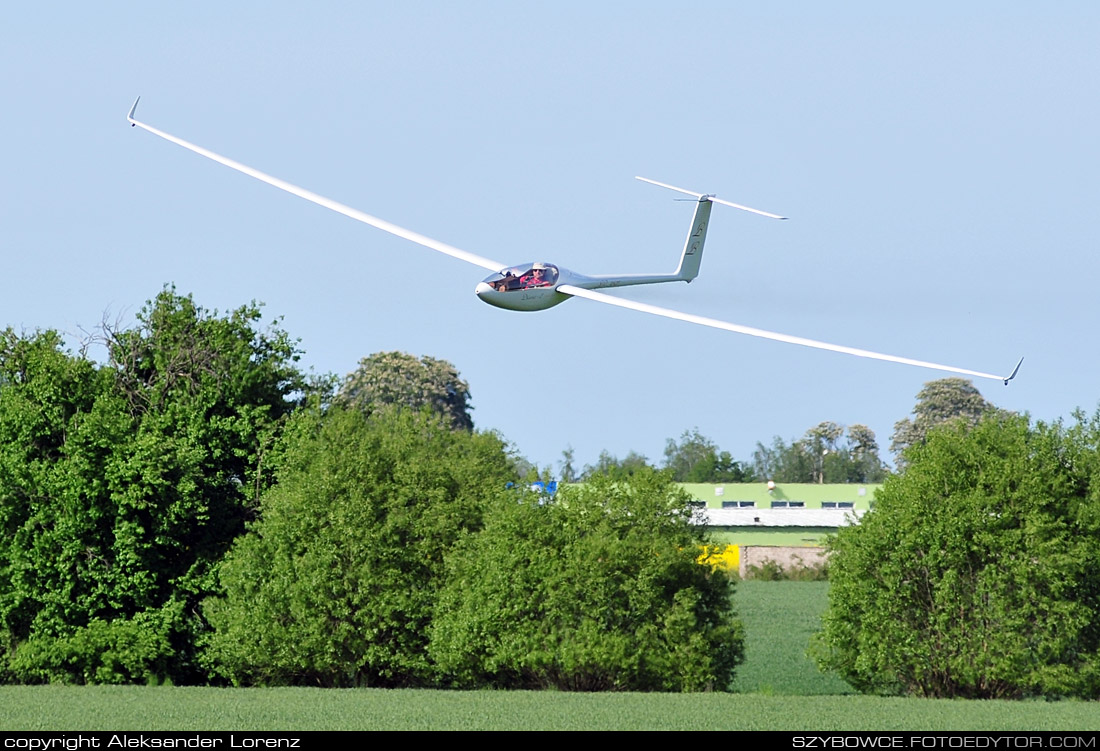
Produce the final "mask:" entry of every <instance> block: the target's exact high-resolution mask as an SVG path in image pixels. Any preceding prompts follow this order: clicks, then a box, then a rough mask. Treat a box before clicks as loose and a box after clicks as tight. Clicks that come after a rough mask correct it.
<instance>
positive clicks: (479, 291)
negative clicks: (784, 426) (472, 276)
mask: <svg viewBox="0 0 1100 751" xmlns="http://www.w3.org/2000/svg"><path fill="white" fill-rule="evenodd" d="M492 291H493V288H492V287H490V286H489V285H488V284H486V283H485V282H478V283H477V286H476V287H474V294H475V295H477V296H478V297H480V298H481V299H482V300H484V299H485V296H486V295H488V294H489V293H490V292H492Z"/></svg>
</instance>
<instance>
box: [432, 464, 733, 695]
mask: <svg viewBox="0 0 1100 751" xmlns="http://www.w3.org/2000/svg"><path fill="white" fill-rule="evenodd" d="M690 500H691V498H690V496H689V495H687V494H686V493H684V492H683V491H682V490H680V489H679V488H678V487H677V486H676V485H675V484H674V483H673V482H672V481H671V479H670V478H669V477H668V475H667V473H658V472H656V471H654V470H652V469H650V470H645V471H640V472H636V473H635V474H633V475H631V476H630V477H629V478H626V479H623V480H615V479H612V478H611V477H609V476H608V475H606V474H604V475H595V476H593V477H592V478H591V479H589V480H588V481H587V482H586V483H584V484H583V485H570V486H567V487H565V488H563V489H562V490H560V491H559V498H558V500H556V501H554V502H552V503H546V502H544V501H543V499H540V498H536V497H534V496H531V495H526V496H520V497H513V498H508V499H504V500H502V501H500V502H498V503H497V504H495V505H494V506H493V508H492V510H491V512H490V513H489V514H488V516H487V518H486V523H485V528H484V529H483V530H482V531H481V532H480V533H478V534H476V535H471V536H468V537H466V538H463V539H462V540H461V541H460V542H459V544H458V545H457V546H456V547H455V548H454V550H453V551H452V552H451V553H450V554H449V555H448V556H447V582H446V585H445V587H444V589H443V591H442V593H441V595H440V598H439V602H438V605H437V607H436V616H435V620H434V621H433V625H432V628H431V634H432V638H431V646H430V653H431V655H432V657H433V658H434V659H435V660H437V661H438V663H439V665H440V667H441V668H442V669H443V670H444V672H445V673H447V674H449V675H450V676H451V677H452V679H453V681H454V682H455V684H456V685H460V686H471V687H474V686H476V687H482V686H492V687H498V688H557V689H562V690H575V691H604V690H619V691H627V690H635V691H700V690H719V691H724V690H726V689H727V687H728V686H729V684H730V681H731V680H732V677H733V672H734V668H735V667H736V665H737V664H738V663H739V662H740V661H741V659H742V655H743V645H742V629H741V624H740V622H739V621H738V620H736V618H735V617H734V615H733V613H732V610H731V604H730V597H731V591H732V590H731V587H732V585H731V583H730V581H729V578H728V577H727V576H725V575H724V574H722V573H714V572H712V571H711V569H710V567H709V566H705V565H701V564H699V563H698V562H697V561H696V558H697V557H698V555H699V546H700V545H701V544H702V543H703V541H704V540H703V535H702V532H701V528H700V527H698V526H695V525H693V524H692V523H691V519H690V508H689V505H688V504H689V502H690Z"/></svg>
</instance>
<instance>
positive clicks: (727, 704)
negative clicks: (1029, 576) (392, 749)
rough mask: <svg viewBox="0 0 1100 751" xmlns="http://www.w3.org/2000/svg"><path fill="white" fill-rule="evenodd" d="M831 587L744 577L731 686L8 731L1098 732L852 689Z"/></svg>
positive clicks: (975, 706)
mask: <svg viewBox="0 0 1100 751" xmlns="http://www.w3.org/2000/svg"><path fill="white" fill-rule="evenodd" d="M827 587H828V584H827V583H825V582H763V581H750V582H742V583H740V584H739V585H738V594H737V607H738V610H739V612H740V613H741V617H742V619H743V620H744V622H745V628H746V649H747V657H746V662H745V664H744V665H743V666H741V668H740V670H739V672H738V676H737V679H736V681H735V683H734V686H733V689H734V693H730V694H636V693H635V694H573V693H559V692H531V691H516V692H505V691H424V690H415V691H414V690H408V691H397V690H376V689H359V690H331V689H308V688H278V689H217V688H173V687H157V688H145V687H136V686H125V687H115V686H102V687H76V686H71V687H70V686H0V730H52V731H61V730H579V729H591V730H614V729H638V730H657V729H666V730H929V731H930V730H1062V731H1097V730H1100V703H1097V702H1073V701H1065V702H1042V701H1028V702H1008V701H982V702H979V701H951V700H933V699H887V698H881V697H866V696H858V695H855V694H853V693H852V691H851V689H850V688H849V687H848V686H847V685H846V684H845V683H844V682H843V681H840V680H839V679H837V678H835V677H833V676H825V675H822V674H820V673H819V672H818V671H817V669H816V668H815V667H814V665H813V663H812V662H811V661H810V660H809V659H808V658H807V657H806V655H805V652H806V643H807V640H808V638H809V635H810V634H811V633H812V632H813V631H814V629H815V628H816V623H817V619H818V618H819V617H820V613H821V611H822V609H823V608H824V605H825V595H826V592H827Z"/></svg>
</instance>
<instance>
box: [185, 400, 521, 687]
mask: <svg viewBox="0 0 1100 751" xmlns="http://www.w3.org/2000/svg"><path fill="white" fill-rule="evenodd" d="M281 445H282V449H281V459H280V470H279V474H278V484H277V485H276V486H275V487H273V488H272V489H271V490H269V491H268V492H267V493H265V494H264V496H263V498H262V502H261V512H262V513H261V517H260V520H259V521H257V522H256V523H255V524H254V525H253V526H252V528H251V530H250V532H249V533H248V534H247V535H245V536H243V537H241V538H240V539H238V540H237V542H236V544H235V545H234V547H233V550H232V552H231V553H230V554H229V555H228V556H227V557H226V559H225V560H224V562H223V563H222V566H221V570H220V577H221V583H222V585H223V587H224V591H225V595H224V597H214V598H210V599H208V600H207V601H206V603H205V604H204V607H203V610H204V612H205V614H206V615H207V617H208V619H209V621H210V623H211V624H212V625H213V627H214V629H215V633H214V634H213V636H212V637H211V639H210V643H209V649H208V655H207V656H208V661H209V663H210V664H211V666H212V667H213V669H214V670H215V671H216V672H217V673H220V674H221V675H223V676H225V677H226V678H228V679H229V680H231V681H232V682H233V683H236V684H253V683H255V684H265V685H272V684H301V685H320V686H412V685H424V684H426V683H431V682H432V680H434V670H433V666H432V665H431V663H430V662H429V660H428V658H427V654H426V652H427V644H428V637H427V629H428V627H429V625H430V623H431V611H432V606H433V604H434V601H435V596H436V591H437V589H438V586H439V582H440V581H441V580H442V572H443V556H444V553H445V552H446V551H447V549H448V548H449V547H450V546H451V545H452V544H453V543H454V542H455V540H456V539H459V538H461V537H462V536H464V535H465V534H467V533H468V532H470V531H473V530H476V529H478V528H479V527H480V525H481V520H482V514H483V510H484V508H485V506H486V505H487V504H488V502H489V500H490V499H491V498H493V497H495V496H498V495H500V494H502V493H504V492H509V493H510V492H511V491H506V486H507V485H508V484H509V482H511V481H513V480H514V479H515V477H514V475H513V474H512V463H511V459H510V457H509V456H508V454H507V451H506V446H505V445H504V443H503V442H502V441H501V440H500V439H499V438H498V437H497V436H495V435H493V434H489V433H477V432H467V431H456V430H453V429H451V426H450V424H449V423H447V422H445V421H444V420H443V418H442V417H441V416H439V415H436V414H433V413H431V412H430V411H429V410H424V411H422V412H413V411H411V410H408V409H404V410H401V409H397V408H394V407H388V408H382V409H375V410H373V411H372V412H371V414H370V415H367V414H366V413H364V412H363V411H362V410H359V409H354V408H351V409H347V408H341V407H333V408H332V409H330V410H329V411H327V412H325V413H322V412H321V411H320V410H316V409H312V410H309V411H306V412H302V413H299V414H298V415H297V416H296V417H295V418H294V419H293V420H292V421H291V424H290V426H288V428H287V432H286V434H285V436H284V438H283V441H282V444H281Z"/></svg>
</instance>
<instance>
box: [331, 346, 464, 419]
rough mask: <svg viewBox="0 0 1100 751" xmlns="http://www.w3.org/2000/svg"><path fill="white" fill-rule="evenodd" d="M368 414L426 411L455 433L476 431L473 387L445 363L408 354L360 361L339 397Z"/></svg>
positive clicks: (384, 354) (394, 354)
mask: <svg viewBox="0 0 1100 751" xmlns="http://www.w3.org/2000/svg"><path fill="white" fill-rule="evenodd" d="M337 400H338V401H339V402H340V403H342V404H351V405H355V406H357V407H359V408H361V409H365V410H367V411H368V412H370V411H371V410H373V409H375V408H377V407H378V406H381V405H395V406H398V407H402V408H408V409H412V410H420V409H424V408H428V409H431V410H432V411H433V412H435V413H437V414H440V415H443V416H444V417H445V418H446V419H447V420H448V422H449V423H450V425H451V427H452V428H454V429H455V430H473V427H474V421H473V418H471V417H470V410H471V409H473V407H471V406H470V386H469V384H468V383H466V381H464V380H462V378H461V377H459V375H458V370H456V369H455V366H454V365H452V364H451V363H449V362H447V361H446V360H437V359H435V358H434V357H427V356H425V357H421V358H420V359H419V360H418V359H417V358H415V357H413V356H412V355H410V354H407V353H405V352H378V353H376V354H373V355H371V356H370V357H364V358H363V359H362V360H360V361H359V367H358V368H356V369H355V371H354V372H353V373H351V374H349V375H348V377H347V378H346V379H344V383H343V385H342V386H341V387H340V391H339V393H338V395H337Z"/></svg>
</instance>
